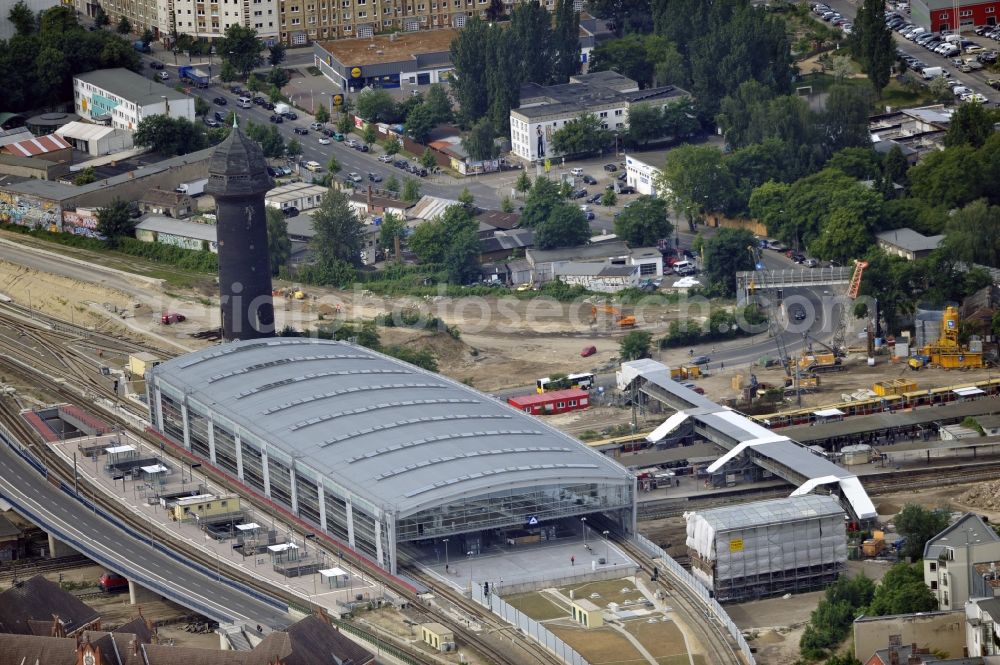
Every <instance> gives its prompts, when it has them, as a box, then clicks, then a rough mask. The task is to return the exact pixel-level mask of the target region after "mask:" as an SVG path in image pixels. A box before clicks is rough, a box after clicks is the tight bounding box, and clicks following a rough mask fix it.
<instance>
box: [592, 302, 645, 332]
mask: <svg viewBox="0 0 1000 665" xmlns="http://www.w3.org/2000/svg"><path fill="white" fill-rule="evenodd" d="M598 314H608V315H610V316H612V317H613V320H614V323H615V325H616V326H618V327H619V328H634V327H635V317H634V316H632V315H631V314H624V315H623V314H622V311H621V310H620V309H618V308H617V307H615V306H613V305H591V306H590V325H592V326H593V325H596V324H597V315H598Z"/></svg>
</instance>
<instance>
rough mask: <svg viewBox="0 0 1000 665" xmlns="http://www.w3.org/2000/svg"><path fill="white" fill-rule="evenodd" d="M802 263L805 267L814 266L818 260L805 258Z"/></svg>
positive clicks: (817, 263)
mask: <svg viewBox="0 0 1000 665" xmlns="http://www.w3.org/2000/svg"><path fill="white" fill-rule="evenodd" d="M802 265H804V266H805V267H807V268H815V267H816V266H818V265H819V261H818V260H817V259H806V260H805V261H803V262H802Z"/></svg>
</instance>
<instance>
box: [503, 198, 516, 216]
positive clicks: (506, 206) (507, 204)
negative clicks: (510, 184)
mask: <svg viewBox="0 0 1000 665" xmlns="http://www.w3.org/2000/svg"><path fill="white" fill-rule="evenodd" d="M500 212H507V213H510V212H514V202H513V201H511V200H510V197H509V196H505V197H503V198H502V199H500Z"/></svg>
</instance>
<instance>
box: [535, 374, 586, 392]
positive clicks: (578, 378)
mask: <svg viewBox="0 0 1000 665" xmlns="http://www.w3.org/2000/svg"><path fill="white" fill-rule="evenodd" d="M593 387H594V375H593V374H590V373H584V374H570V375H569V376H566V377H563V378H561V379H550V378H548V377H545V378H544V379H538V380H537V381H535V391H536V392H539V393H544V392H546V391H552V390H566V389H567V388H579V389H580V390H590V389H591V388H593Z"/></svg>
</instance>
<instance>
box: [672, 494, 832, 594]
mask: <svg viewBox="0 0 1000 665" xmlns="http://www.w3.org/2000/svg"><path fill="white" fill-rule="evenodd" d="M685 519H686V520H687V546H688V552H689V554H690V556H691V572H692V573H693V574H694V576H695V578H697V579H698V580H699V581H700V582H701V583H702V584H704V585H705V586H706V587H707V588H708V589H709V590H711V591H712V592H713V593H714V595H715V598H716V600H718V601H719V602H727V601H730V602H734V601H745V600H752V599H756V598H764V597H767V596H775V595H782V594H786V593H800V592H803V591H812V590H815V589H818V588H822V587H824V586H826V585H828V584H830V583H832V582H834V581H835V580H836V579H837V577H838V576H839V575H840V573H841V572H843V571H844V570H845V568H846V566H847V529H846V525H845V523H844V519H845V515H844V510H843V509H842V508H841V506H840V503H839V502H838V501H837V499H835V498H834V497H832V496H826V495H816V494H806V495H802V496H794V497H789V498H786V499H772V500H769V501H756V502H753V503H746V504H741V505H738V506H729V507H725V508H716V509H713V510H706V511H703V512H696V513H686V514H685Z"/></svg>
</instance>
